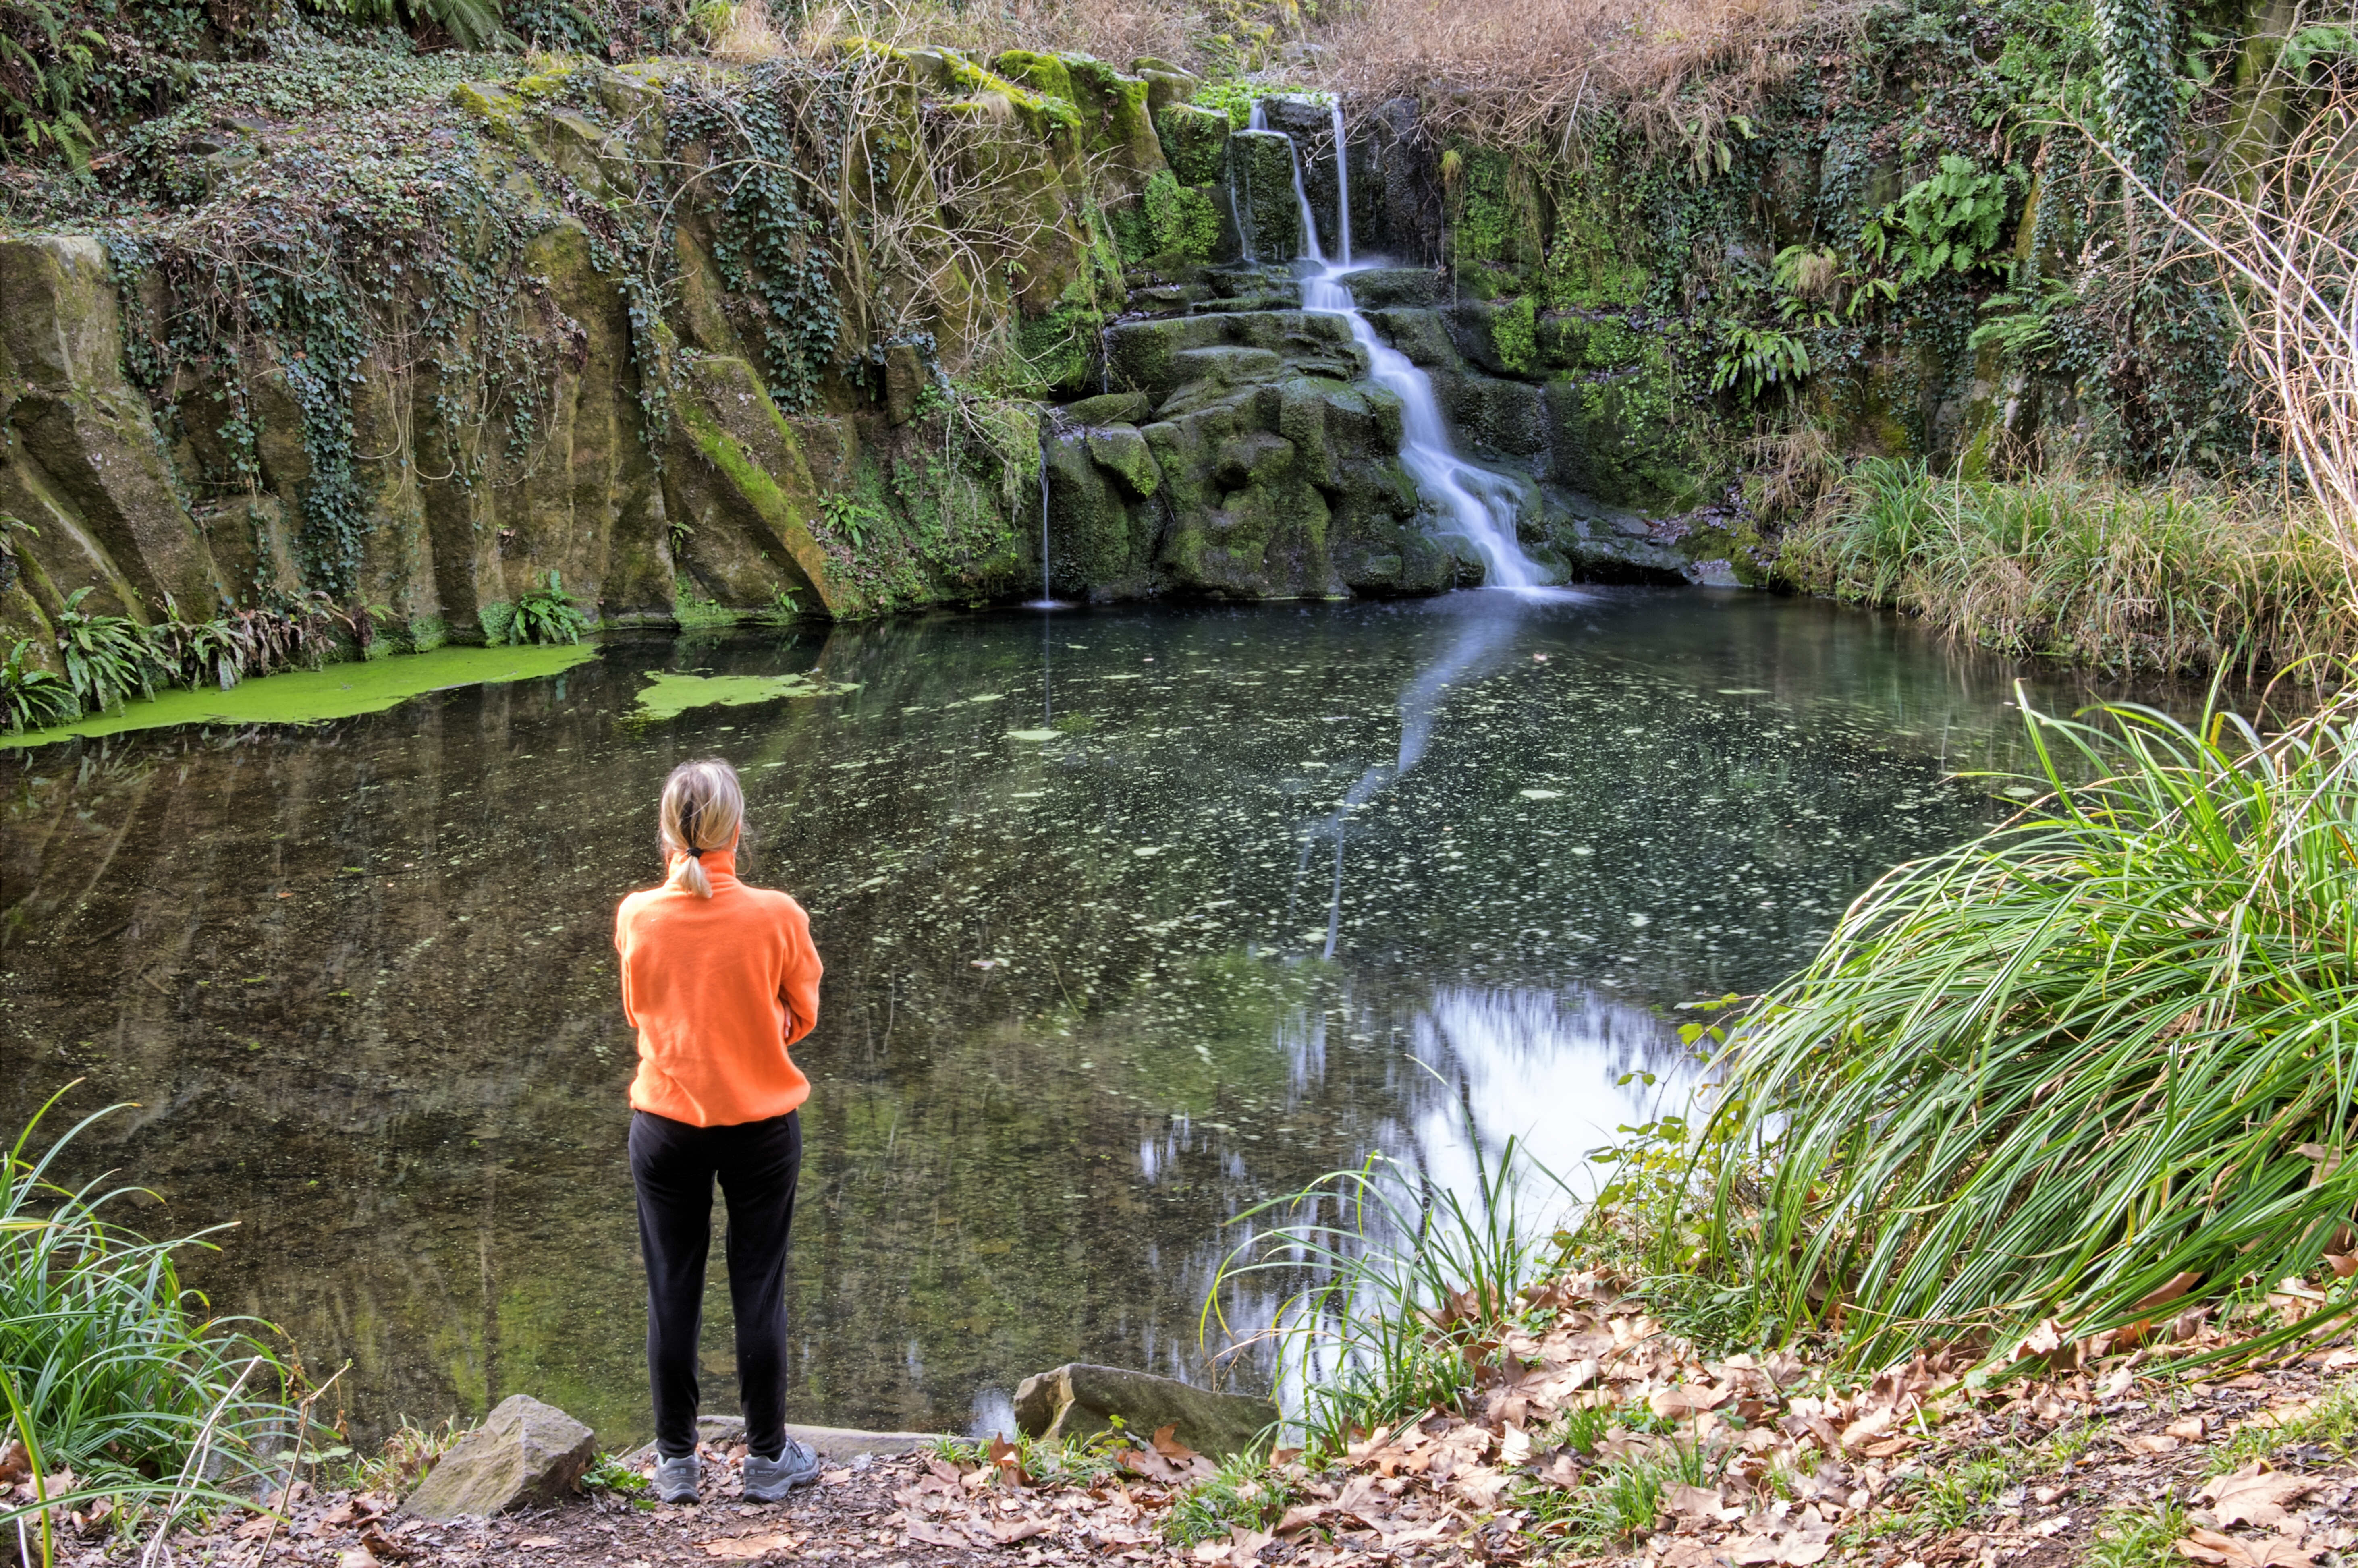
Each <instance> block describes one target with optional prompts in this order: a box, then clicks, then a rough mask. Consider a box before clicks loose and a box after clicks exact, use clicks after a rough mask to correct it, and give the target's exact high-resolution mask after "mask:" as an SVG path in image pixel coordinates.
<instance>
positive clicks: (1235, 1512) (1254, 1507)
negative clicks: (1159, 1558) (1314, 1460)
mask: <svg viewBox="0 0 2358 1568" xmlns="http://www.w3.org/2000/svg"><path fill="white" fill-rule="evenodd" d="M1295 1500H1296V1499H1295V1496H1294V1492H1293V1487H1292V1486H1291V1484H1290V1483H1289V1482H1288V1481H1287V1479H1286V1476H1285V1474H1284V1472H1282V1471H1281V1470H1279V1469H1277V1468H1276V1467H1275V1466H1273V1465H1270V1464H1268V1463H1267V1461H1266V1460H1265V1459H1264V1457H1263V1456H1262V1451H1261V1450H1252V1451H1249V1452H1247V1453H1242V1454H1230V1455H1229V1456H1228V1458H1226V1459H1224V1460H1222V1461H1221V1462H1220V1468H1219V1473H1218V1474H1217V1475H1216V1476H1209V1477H1207V1478H1206V1479H1204V1480H1201V1481H1198V1482H1196V1483H1195V1485H1194V1486H1192V1487H1188V1488H1187V1489H1186V1490H1185V1491H1184V1492H1182V1493H1181V1494H1180V1495H1179V1496H1178V1497H1177V1498H1174V1499H1173V1500H1172V1504H1171V1507H1170V1509H1169V1510H1168V1511H1167V1512H1166V1513H1164V1514H1163V1539H1164V1540H1165V1541H1169V1542H1171V1543H1172V1544H1173V1545H1174V1546H1193V1545H1195V1543H1196V1542H1197V1541H1217V1540H1224V1539H1227V1538H1228V1532H1229V1530H1231V1529H1243V1530H1271V1529H1273V1528H1275V1526H1276V1524H1277V1522H1278V1521H1279V1520H1280V1519H1283V1518H1284V1517H1285V1510H1286V1509H1288V1508H1290V1507H1292V1506H1293V1503H1294V1501H1295Z"/></svg>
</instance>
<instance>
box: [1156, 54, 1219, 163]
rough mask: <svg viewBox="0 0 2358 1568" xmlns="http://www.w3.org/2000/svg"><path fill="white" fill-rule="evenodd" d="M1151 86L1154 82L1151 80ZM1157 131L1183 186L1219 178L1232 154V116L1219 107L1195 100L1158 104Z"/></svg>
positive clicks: (1165, 154) (1164, 153)
mask: <svg viewBox="0 0 2358 1568" xmlns="http://www.w3.org/2000/svg"><path fill="white" fill-rule="evenodd" d="M1148 85H1149V87H1150V88H1151V87H1152V85H1153V83H1152V80H1151V79H1150V81H1149V82H1148ZM1154 129H1155V133H1156V134H1157V135H1159V136H1160V137H1161V138H1162V142H1163V158H1164V160H1165V161H1166V162H1168V163H1169V164H1170V166H1171V174H1172V177H1173V178H1175V179H1177V180H1178V181H1179V183H1180V184H1182V185H1209V184H1212V183H1213V182H1215V181H1217V179H1218V178H1220V175H1221V171H1222V170H1223V169H1224V168H1226V167H1227V164H1228V134H1229V133H1228V116H1227V115H1226V114H1221V113H1220V112H1219V111H1218V110H1217V109H1199V108H1197V107H1196V106H1195V104H1193V103H1172V104H1168V105H1158V106H1157V107H1156V109H1155V110H1154Z"/></svg>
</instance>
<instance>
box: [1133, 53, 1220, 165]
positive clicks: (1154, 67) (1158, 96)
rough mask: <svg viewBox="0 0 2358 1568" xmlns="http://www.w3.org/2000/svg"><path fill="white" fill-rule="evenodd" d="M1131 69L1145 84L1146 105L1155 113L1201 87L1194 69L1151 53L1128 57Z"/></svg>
mask: <svg viewBox="0 0 2358 1568" xmlns="http://www.w3.org/2000/svg"><path fill="white" fill-rule="evenodd" d="M1130 71H1131V73H1132V74H1134V75H1135V76H1136V77H1137V78H1138V79H1139V80H1140V81H1143V82H1145V83H1146V106H1147V107H1148V108H1149V109H1151V110H1152V111H1154V112H1155V113H1157V114H1160V113H1162V112H1163V110H1165V109H1168V108H1170V107H1171V106H1172V105H1174V104H1175V103H1186V102H1187V100H1188V99H1190V98H1193V97H1194V96H1195V94H1196V93H1197V92H1201V91H1202V90H1203V86H1204V79H1203V78H1202V77H1200V76H1197V75H1196V74H1195V72H1194V71H1191V70H1181V69H1180V68H1179V67H1177V66H1175V65H1173V64H1172V63H1171V62H1170V61H1169V60H1167V59H1155V58H1154V56H1152V55H1151V54H1142V55H1140V56H1139V57H1138V58H1137V59H1133V60H1131V61H1130ZM1166 151H1167V149H1166Z"/></svg>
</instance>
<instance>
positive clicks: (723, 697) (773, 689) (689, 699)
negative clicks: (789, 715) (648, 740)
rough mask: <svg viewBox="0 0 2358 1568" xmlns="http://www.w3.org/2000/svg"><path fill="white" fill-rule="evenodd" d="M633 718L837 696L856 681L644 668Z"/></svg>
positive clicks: (851, 686)
mask: <svg viewBox="0 0 2358 1568" xmlns="http://www.w3.org/2000/svg"><path fill="white" fill-rule="evenodd" d="M646 676H647V680H648V682H649V684H648V685H647V686H646V687H643V688H642V689H641V690H640V692H639V700H638V704H637V706H636V707H634V708H632V709H631V717H632V718H633V719H676V718H678V717H679V716H680V715H681V714H683V713H686V712H687V710H688V709H690V708H745V707H749V706H751V705H752V704H753V703H757V702H775V701H777V700H778V699H779V698H781V697H840V696H842V695H843V694H844V693H845V692H848V691H854V690H857V689H858V686H859V683H857V682H850V683H844V682H838V681H825V680H814V679H812V678H811V677H810V676H800V675H795V676H683V675H674V674H673V673H672V672H671V671H669V670H649V671H647V672H646Z"/></svg>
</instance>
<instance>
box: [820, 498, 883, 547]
mask: <svg viewBox="0 0 2358 1568" xmlns="http://www.w3.org/2000/svg"><path fill="white" fill-rule="evenodd" d="M819 510H820V511H821V512H822V513H823V514H825V515H826V518H827V531H828V532H829V533H831V534H832V535H835V537H836V538H837V539H838V540H839V541H841V543H842V545H843V546H844V547H845V548H846V549H848V550H849V551H851V552H852V553H853V554H854V555H857V554H859V553H860V551H862V550H864V549H866V548H867V547H868V535H870V534H871V532H873V531H874V530H876V529H878V528H881V527H882V526H883V525H884V524H886V523H888V522H890V521H891V518H890V516H889V515H888V514H886V512H885V511H884V509H883V508H882V507H881V506H874V505H871V504H869V503H864V502H862V501H860V499H859V498H858V497H856V496H851V495H846V494H844V493H842V492H839V491H838V492H836V493H834V494H831V495H828V496H827V497H826V498H825V499H824V500H822V501H821V502H820V503H819Z"/></svg>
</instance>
